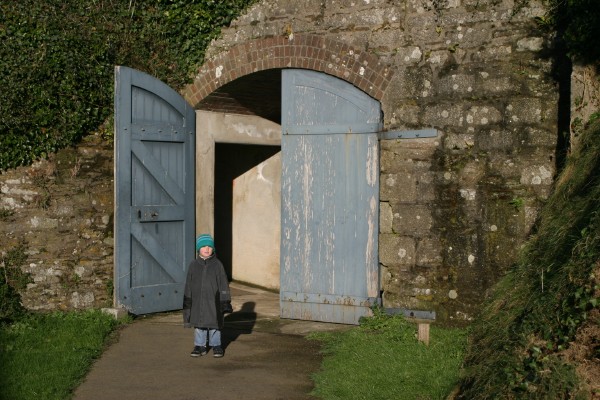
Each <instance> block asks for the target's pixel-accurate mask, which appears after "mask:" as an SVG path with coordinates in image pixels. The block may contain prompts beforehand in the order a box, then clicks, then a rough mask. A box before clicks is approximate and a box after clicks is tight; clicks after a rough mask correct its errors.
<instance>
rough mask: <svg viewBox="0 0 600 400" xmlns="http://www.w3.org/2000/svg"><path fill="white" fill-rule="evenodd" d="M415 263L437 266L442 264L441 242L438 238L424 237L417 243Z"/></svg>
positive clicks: (422, 265) (423, 265)
mask: <svg viewBox="0 0 600 400" xmlns="http://www.w3.org/2000/svg"><path fill="white" fill-rule="evenodd" d="M416 264H417V265H418V266H421V267H437V266H439V265H441V264H442V244H441V242H440V240H439V239H438V238H435V237H425V238H423V239H421V240H420V241H419V242H418V243H417V249H416Z"/></svg>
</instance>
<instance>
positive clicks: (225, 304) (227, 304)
mask: <svg viewBox="0 0 600 400" xmlns="http://www.w3.org/2000/svg"><path fill="white" fill-rule="evenodd" d="M221 312H222V313H223V314H229V313H232V312H233V307H232V306H231V301H222V302H221Z"/></svg>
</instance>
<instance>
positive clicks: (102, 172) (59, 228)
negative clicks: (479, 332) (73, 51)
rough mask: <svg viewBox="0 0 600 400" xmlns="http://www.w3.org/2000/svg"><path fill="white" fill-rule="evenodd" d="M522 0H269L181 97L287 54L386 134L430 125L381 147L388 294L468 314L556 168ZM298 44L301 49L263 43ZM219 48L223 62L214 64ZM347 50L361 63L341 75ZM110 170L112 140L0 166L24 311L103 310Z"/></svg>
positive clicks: (579, 76)
mask: <svg viewBox="0 0 600 400" xmlns="http://www.w3.org/2000/svg"><path fill="white" fill-rule="evenodd" d="M518 4H520V2H517V1H514V0H442V1H438V0H435V1H432V0H399V1H389V0H304V1H297V0H264V1H261V2H259V3H258V4H256V5H255V6H253V7H251V8H250V9H249V11H248V12H247V13H246V14H245V15H243V16H241V17H240V18H238V19H237V20H235V21H234V22H233V23H232V24H231V26H230V27H229V28H226V29H223V30H222V35H221V37H220V38H219V39H218V40H215V41H213V43H212V44H211V45H210V47H209V49H208V52H207V58H206V60H207V61H206V64H205V66H215V65H218V66H219V68H218V76H217V78H216V80H215V79H212V78H210V76H209V75H207V74H209V73H210V72H211V69H210V68H209V67H201V68H200V69H199V72H198V76H197V81H196V84H195V85H196V86H193V87H192V89H191V91H190V93H191V97H192V98H194V99H195V100H194V101H199V100H200V99H201V98H202V96H206V95H207V94H208V93H210V90H214V88H215V87H218V86H219V85H220V83H219V82H220V81H219V80H218V79H219V78H218V77H219V76H221V78H220V79H223V77H227V76H230V75H228V73H231V71H228V70H227V68H237V69H236V70H235V74H237V75H235V76H234V75H231V76H234V78H238V77H240V76H241V74H250V73H252V72H255V71H258V70H260V69H267V68H273V67H274V65H277V67H278V68H279V67H286V66H287V65H288V64H287V61H286V60H287V59H286V57H288V53H287V52H294V53H293V54H292V55H290V57H292V56H293V57H294V60H295V61H294V62H296V64H295V65H306V66H307V67H310V66H313V65H314V66H315V68H317V69H319V70H321V71H323V72H325V73H328V72H330V73H332V74H334V75H336V76H338V77H340V78H342V79H343V78H344V77H348V80H351V79H354V81H353V82H358V84H357V86H358V85H363V86H362V87H361V88H362V89H363V90H365V91H368V92H369V94H370V95H372V96H374V97H377V100H379V101H380V102H381V106H382V110H383V115H384V116H383V118H384V129H385V130H403V129H410V130H412V129H424V128H432V127H433V128H436V129H437V130H438V132H439V136H438V137H435V138H422V139H414V140H408V139H407V140H404V139H395V140H382V141H381V142H380V152H381V156H380V173H381V174H380V178H381V179H380V207H379V210H380V233H379V261H380V267H381V274H380V275H381V284H382V289H383V300H384V305H385V306H386V307H394V308H398V307H399V308H410V309H419V310H435V311H436V313H437V318H438V320H439V321H445V322H448V323H455V324H464V323H466V322H468V321H470V320H472V319H473V318H475V316H476V314H477V311H478V309H479V306H480V304H481V303H482V300H483V299H484V298H485V297H486V295H487V294H488V291H489V289H490V288H491V287H492V286H493V284H494V283H495V282H496V281H497V280H498V279H499V277H500V276H502V274H503V273H504V272H505V271H506V270H507V269H508V268H509V267H510V266H511V265H512V264H513V263H514V262H515V260H516V259H517V254H518V251H519V248H520V246H521V245H522V244H523V242H524V241H525V240H526V238H527V236H528V234H529V233H530V229H531V227H532V226H533V224H534V223H535V220H536V218H537V215H538V210H539V209H540V207H541V205H542V204H543V202H544V200H545V199H546V198H547V196H548V195H549V193H550V191H551V190H552V184H553V179H554V177H555V150H556V149H555V147H556V140H557V137H558V132H557V104H558V87H557V84H556V82H555V81H554V80H553V78H552V76H551V75H552V58H550V57H548V56H547V55H548V54H549V53H550V51H551V43H550V39H551V38H548V37H546V36H545V35H544V34H543V32H541V31H539V30H538V29H537V26H536V24H535V22H534V18H535V17H536V16H540V15H543V13H544V9H543V6H542V3H541V2H539V1H537V0H532V1H530V2H527V5H526V6H523V7H519V6H518ZM298 38H300V39H302V40H300V39H298ZM295 40H297V41H298V43H299V45H298V47H293V46H291V45H290V46H288V47H285V46H282V47H281V49H279V50H278V49H277V48H275V47H269V46H275V45H278V44H279V43H285V44H290V43H292V44H293V43H294V41H295ZM314 43H318V45H320V46H324V45H330V46H331V47H330V48H327V49H322V48H318V47H314ZM245 44H246V45H247V46H246V47H244V45H245ZM274 44H275V45H274ZM309 45H313V47H309ZM303 46H306V47H303ZM284 47H285V48H284ZM254 49H260V51H254ZM229 51H231V56H228V54H229V53H228V52H229ZM261 51H262V52H261ZM265 54H269V55H270V56H269V57H270V58H269V59H268V60H265V59H264V57H265ZM306 54H311V57H314V58H319V57H321V58H322V59H319V60H304V59H303V58H302V57H303V56H305V55H306ZM219 57H225V58H224V59H225V61H228V63H223V64H216V63H217V62H218V63H221V60H222V58H219ZM227 57H229V58H227ZM323 58H326V59H323ZM215 60H217V61H215ZM298 60H299V61H298ZM354 60H363V61H362V63H363V64H361V65H360V66H356V70H354V69H352V70H351V69H350V67H349V65H350V62H351V61H354ZM312 61H315V62H312ZM317 61H318V62H317ZM271 62H273V63H275V62H277V63H279V64H271ZM211 63H213V64H211ZM245 63H247V65H246V64H245ZM345 63H348V64H345ZM369 63H370V64H369ZM289 65H291V64H289ZM203 68H204V69H203ZM211 68H212V67H211ZM352 68H354V67H352ZM213 69H214V68H213ZM240 71H242V72H240ZM373 71H376V72H373ZM213 73H214V72H213ZM361 73H365V74H371V75H372V76H376V74H377V73H380V74H381V78H380V79H379V78H377V79H375V78H374V79H373V80H369V79H370V78H371V77H372V76H364V78H365V79H363V80H361V78H362V77H361V75H360V74H361ZM592 75H593V74H591V71H590V70H587V69H581V68H578V69H576V71H575V73H574V75H573V82H575V84H574V90H575V91H576V92H575V93H574V95H573V100H574V101H577V102H579V103H578V104H574V105H573V112H574V113H579V115H581V116H582V117H581V118H584V117H585V116H586V115H589V114H590V112H591V111H590V110H593V109H594V104H596V105H597V102H598V95H597V93H598V85H597V79H595V78H594V76H592ZM232 79H233V78H232ZM366 82H369V83H368V84H367V83H366ZM369 85H372V86H369ZM590 105H591V106H590ZM596 109H597V106H596ZM112 168H113V167H112V149H111V148H110V145H106V144H102V141H101V140H100V138H99V137H98V136H93V135H92V136H91V137H89V138H88V139H86V141H85V142H84V143H83V144H82V145H81V146H78V147H77V148H74V149H66V150H63V151H60V152H59V153H58V154H56V155H53V156H52V157H51V158H50V160H48V161H41V162H38V163H36V164H35V165H34V166H32V167H27V168H18V169H16V170H12V171H8V172H6V173H4V174H2V175H1V176H0V189H1V197H0V210H1V211H2V214H1V215H0V216H1V218H2V220H1V222H2V223H1V224H0V250H1V251H2V252H3V254H6V251H8V249H11V248H13V247H15V246H18V245H19V244H23V245H24V248H25V250H26V253H27V256H28V259H27V264H26V265H25V266H23V269H24V271H26V272H28V273H30V274H31V277H32V282H31V283H30V284H29V286H28V288H27V290H26V291H25V293H23V295H24V302H25V305H26V306H27V307H29V308H32V309H73V308H75V309H76V308H86V307H107V306H111V304H112V301H111V300H112V299H111V287H112V263H113V245H114V243H113V239H112V225H113V221H112V216H113V182H112Z"/></svg>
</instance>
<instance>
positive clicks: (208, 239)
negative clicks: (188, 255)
mask: <svg viewBox="0 0 600 400" xmlns="http://www.w3.org/2000/svg"><path fill="white" fill-rule="evenodd" d="M204 246H210V247H212V248H213V250H214V249H215V241H214V240H213V238H212V236H210V235H209V234H208V233H203V234H202V235H200V236H198V237H197V238H196V253H197V252H198V250H200V249H201V248H202V247H204Z"/></svg>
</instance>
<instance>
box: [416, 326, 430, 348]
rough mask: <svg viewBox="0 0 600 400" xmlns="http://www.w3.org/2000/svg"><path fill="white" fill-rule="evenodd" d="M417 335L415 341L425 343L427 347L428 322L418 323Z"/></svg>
mask: <svg viewBox="0 0 600 400" xmlns="http://www.w3.org/2000/svg"><path fill="white" fill-rule="evenodd" d="M418 324H419V333H418V335H417V339H418V340H419V342H423V343H425V344H426V345H427V346H429V322H424V321H419V322H418Z"/></svg>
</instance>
